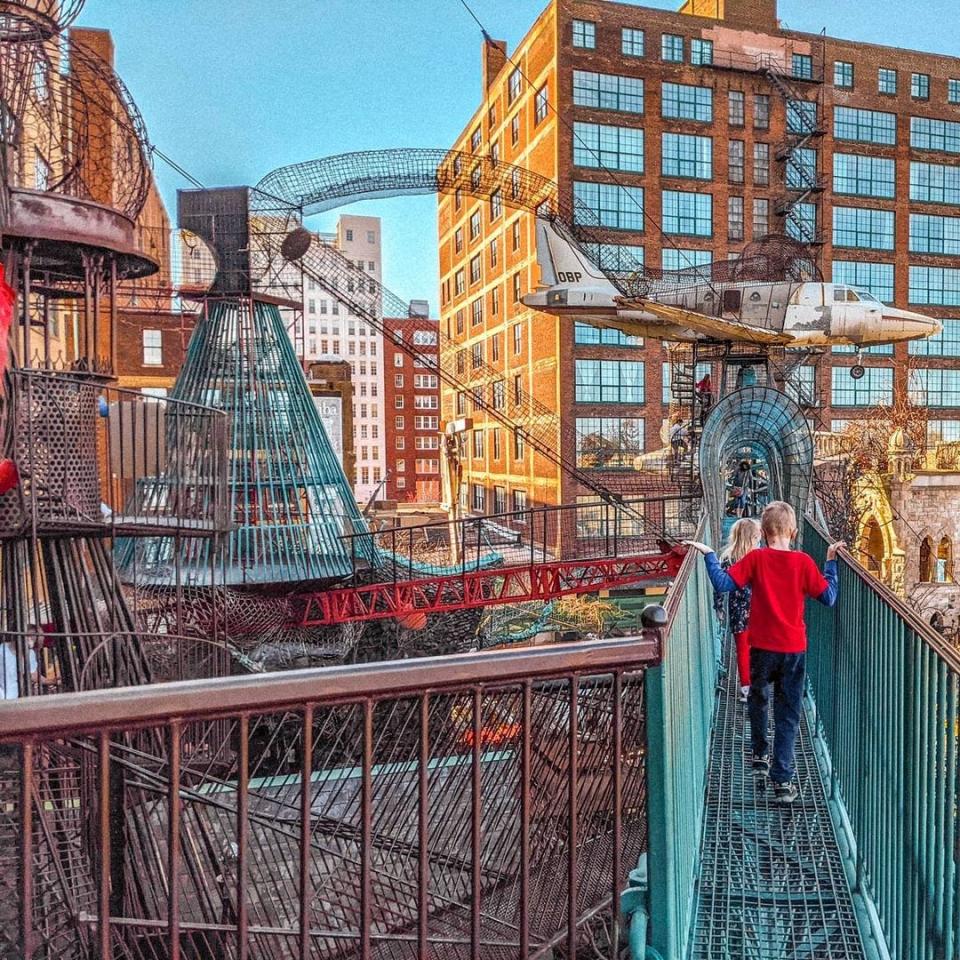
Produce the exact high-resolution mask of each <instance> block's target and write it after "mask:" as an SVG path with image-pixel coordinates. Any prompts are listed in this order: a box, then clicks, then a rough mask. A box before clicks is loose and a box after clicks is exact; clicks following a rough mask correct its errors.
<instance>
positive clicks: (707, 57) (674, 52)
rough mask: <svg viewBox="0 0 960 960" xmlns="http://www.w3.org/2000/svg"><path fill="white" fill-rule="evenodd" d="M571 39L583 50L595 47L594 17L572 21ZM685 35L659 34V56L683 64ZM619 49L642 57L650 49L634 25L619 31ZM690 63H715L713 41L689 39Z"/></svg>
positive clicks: (641, 33) (696, 64)
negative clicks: (592, 18)
mask: <svg viewBox="0 0 960 960" xmlns="http://www.w3.org/2000/svg"><path fill="white" fill-rule="evenodd" d="M571 34H572V37H571V39H572V41H573V45H574V46H575V47H579V48H580V49H582V50H595V49H596V46H597V25H596V23H595V22H594V21H593V20H574V21H573V23H572V24H571ZM685 43H686V41H685V38H684V37H682V36H679V35H678V34H673V33H664V34H661V36H660V57H661V59H663V60H665V61H667V62H668V63H683V61H684V48H685ZM620 52H621V53H622V54H623V55H624V56H626V57H643V56H645V55H646V52H647V43H646V33H645V32H644V31H643V30H639V29H637V28H635V27H623V28H622V29H621V31H620ZM690 63H692V64H694V65H695V66H702V65H708V64H711V63H713V41H712V40H704V39H702V38H700V37H694V38H693V39H691V40H690Z"/></svg>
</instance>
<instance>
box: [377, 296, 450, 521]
mask: <svg viewBox="0 0 960 960" xmlns="http://www.w3.org/2000/svg"><path fill="white" fill-rule="evenodd" d="M425 308H426V304H419V305H418V302H417V301H414V302H413V303H412V304H411V309H410V316H409V317H401V318H384V321H383V322H384V324H385V325H386V327H387V329H388V330H389V331H390V332H391V333H392V334H393V336H394V337H399V338H403V337H412V338H413V344H414V345H415V346H416V348H417V351H418V353H423V354H426V355H427V356H429V355H431V354H433V353H435V351H436V349H437V339H438V324H437V321H436V320H435V319H430V317H429V316H427V315H426V314H427V310H426V309H425ZM384 362H385V370H384V378H383V379H384V391H383V393H384V399H383V402H384V409H385V412H386V425H387V428H386V458H387V487H386V490H385V492H384V499H386V500H395V501H397V502H399V503H413V502H416V503H438V502H439V500H440V433H439V430H440V420H439V417H440V385H439V383H438V378H437V375H436V373H433V372H432V371H431V370H430V369H428V368H427V367H426V366H425V365H422V364H421V363H420V362H419V361H415V360H413V359H412V358H411V357H410V355H409V354H408V353H406V352H405V351H403V350H400V349H398V348H397V347H396V346H395V345H394V344H393V343H390V342H389V341H387V344H386V352H385V361H384Z"/></svg>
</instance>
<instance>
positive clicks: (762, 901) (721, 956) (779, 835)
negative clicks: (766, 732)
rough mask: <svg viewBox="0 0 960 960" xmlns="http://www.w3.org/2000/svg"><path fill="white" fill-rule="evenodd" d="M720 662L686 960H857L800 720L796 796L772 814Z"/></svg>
mask: <svg viewBox="0 0 960 960" xmlns="http://www.w3.org/2000/svg"><path fill="white" fill-rule="evenodd" d="M731 646H732V645H731ZM726 663H727V674H726V677H725V678H724V679H723V680H721V689H720V691H719V696H718V698H717V708H716V711H717V712H716V718H715V723H714V730H713V737H712V744H711V754H710V767H709V771H708V778H707V793H706V815H705V818H704V830H703V842H702V849H701V861H700V875H699V881H698V885H697V892H696V899H697V903H696V912H695V918H694V929H693V936H692V938H691V949H690V953H689V957H690V960H743V958H749V960H767V958H769V960H788V958H789V960H834V958H838V960H839V958H843V960H849V958H857V960H860V958H863V960H866V957H867V953H866V952H865V950H864V946H863V941H862V938H861V933H860V930H859V927H858V924H857V919H856V914H855V908H854V902H853V896H852V894H851V892H850V887H849V885H848V882H847V878H846V875H845V873H844V868H843V860H842V856H841V851H840V846H839V842H838V839H837V835H836V832H835V830H834V825H833V822H832V821H831V819H830V813H829V810H828V807H827V796H826V792H825V789H824V783H823V780H822V778H821V776H820V769H819V767H818V765H817V760H816V757H815V755H814V746H813V741H812V738H811V731H810V727H809V725H808V723H807V718H806V716H804V717H803V719H802V721H801V726H800V734H799V737H798V739H797V778H798V779H797V782H798V784H799V786H800V789H801V793H800V797H799V799H798V800H797V801H796V802H795V803H794V804H793V805H792V806H789V807H787V806H781V805H778V804H776V803H775V802H774V799H773V789H772V787H771V785H770V784H769V781H767V778H766V777H765V776H764V777H759V776H756V775H755V774H754V772H753V769H752V767H751V753H750V732H749V721H748V719H747V709H746V708H747V705H746V704H745V703H740V702H739V700H738V699H737V692H738V680H737V673H736V660H735V657H734V656H733V652H732V650H728V651H727V656H726ZM771 706H772V705H771ZM771 714H772V709H771ZM771 743H772V738H771Z"/></svg>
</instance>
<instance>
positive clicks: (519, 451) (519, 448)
mask: <svg viewBox="0 0 960 960" xmlns="http://www.w3.org/2000/svg"><path fill="white" fill-rule="evenodd" d="M524 453H526V443H525V442H524V439H523V428H522V427H516V428H515V429H514V431H513V459H514V460H522V459H523V455H524Z"/></svg>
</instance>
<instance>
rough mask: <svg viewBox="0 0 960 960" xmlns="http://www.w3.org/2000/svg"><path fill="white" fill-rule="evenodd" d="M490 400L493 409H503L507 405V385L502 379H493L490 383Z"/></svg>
mask: <svg viewBox="0 0 960 960" xmlns="http://www.w3.org/2000/svg"><path fill="white" fill-rule="evenodd" d="M491 387H492V390H491V402H492V404H493V409H494V410H503V409H504V407H506V405H507V385H506V383H505V382H504V381H503V380H495V381H494V382H493V384H491Z"/></svg>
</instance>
